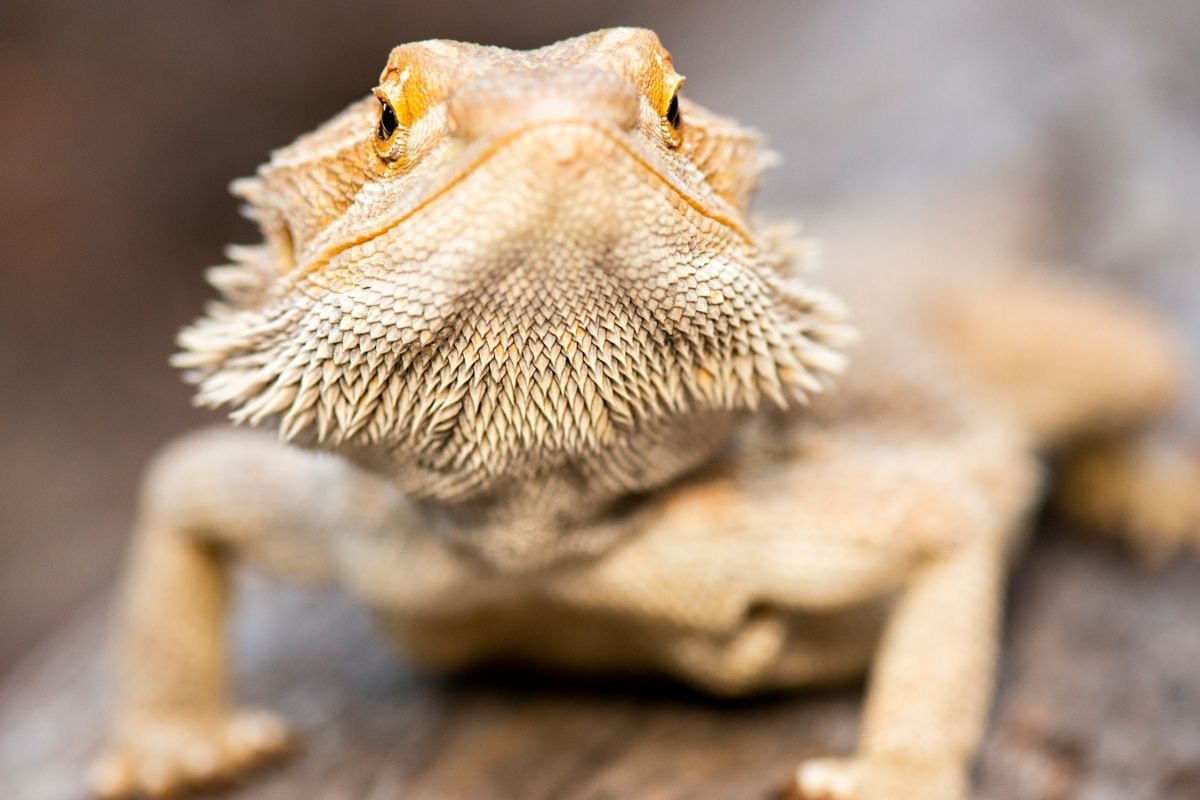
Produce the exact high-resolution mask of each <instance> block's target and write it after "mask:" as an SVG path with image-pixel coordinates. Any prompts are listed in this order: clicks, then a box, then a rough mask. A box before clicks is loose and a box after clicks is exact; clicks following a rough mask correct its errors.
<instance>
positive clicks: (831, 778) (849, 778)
mask: <svg viewBox="0 0 1200 800" xmlns="http://www.w3.org/2000/svg"><path fill="white" fill-rule="evenodd" d="M861 771H862V768H861V765H860V764H859V762H858V761H857V760H855V759H852V758H814V759H810V760H808V761H805V762H804V763H803V764H801V765H800V767H799V768H798V769H797V770H796V779H795V784H794V786H793V788H792V793H791V800H856V798H857V797H858V796H859V795H858V784H859V777H860V773H861Z"/></svg>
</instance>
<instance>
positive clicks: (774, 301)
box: [175, 250, 845, 501]
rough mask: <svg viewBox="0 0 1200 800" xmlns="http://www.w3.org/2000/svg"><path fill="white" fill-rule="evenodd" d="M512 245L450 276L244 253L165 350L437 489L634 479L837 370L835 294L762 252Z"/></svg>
mask: <svg viewBox="0 0 1200 800" xmlns="http://www.w3.org/2000/svg"><path fill="white" fill-rule="evenodd" d="M522 255H523V257H522V258H521V259H506V258H504V257H497V259H496V261H495V262H494V263H493V264H491V265H489V267H488V268H487V269H486V270H483V271H481V272H480V273H479V276H478V277H479V279H478V280H476V281H474V283H473V285H469V286H468V287H467V288H466V289H465V290H461V289H460V290H456V289H454V288H453V287H451V286H449V285H438V284H436V282H435V281H432V280H431V278H430V277H429V276H430V272H429V270H428V266H427V265H419V266H421V267H422V268H421V269H417V268H413V269H397V268H394V267H388V266H378V265H377V266H371V265H369V264H359V265H356V266H355V267H354V268H353V269H348V270H343V271H341V272H340V273H339V277H338V280H337V282H336V284H334V283H332V282H331V281H329V280H318V279H302V280H301V281H299V282H295V283H292V284H289V285H286V286H284V285H282V284H275V285H266V284H265V279H264V276H265V274H266V272H267V271H268V270H267V269H266V268H265V267H264V265H263V263H262V262H263V256H264V254H263V253H256V252H255V251H251V250H245V251H242V253H241V257H242V258H241V260H242V262H243V263H241V264H238V265H234V266H231V267H225V268H222V271H219V272H218V273H217V274H216V275H215V276H214V277H215V280H214V283H217V284H218V285H219V286H222V287H223V288H224V289H225V290H226V293H227V295H229V296H230V301H229V302H226V303H222V304H215V305H214V306H213V307H212V308H210V310H209V313H208V315H207V316H205V317H204V318H202V319H200V320H199V321H197V322H196V323H195V324H194V325H193V326H191V327H190V328H188V329H186V330H185V331H184V332H183V333H182V334H181V336H180V339H179V342H180V345H181V346H182V348H183V352H182V353H180V354H179V355H178V356H177V357H176V360H175V363H176V364H177V365H178V366H181V367H183V368H185V369H186V370H188V377H189V379H190V380H192V381H193V382H195V383H197V384H198V386H199V390H198V393H197V401H198V402H199V403H200V404H202V405H206V406H212V407H215V406H223V405H227V406H231V407H232V408H233V411H232V415H231V416H232V418H233V419H234V420H236V421H239V422H246V423H250V424H271V425H274V426H276V427H277V428H278V430H279V432H280V434H281V436H282V438H284V439H285V440H290V441H294V442H297V443H299V444H302V445H306V446H313V447H319V448H323V449H330V450H334V451H339V452H342V453H344V454H347V455H350V456H351V457H354V458H356V460H359V461H366V462H369V465H370V466H371V467H372V468H373V469H376V470H380V471H383V472H385V473H387V474H389V475H390V476H391V477H394V478H396V479H397V480H398V481H399V483H400V484H401V486H402V487H403V488H404V489H405V490H406V491H408V492H410V493H413V494H415V495H417V496H426V497H433V498H437V499H441V500H449V501H454V500H462V499H469V498H471V497H475V496H478V495H480V494H481V493H484V492H487V491H488V490H489V489H490V488H492V487H493V486H495V485H497V484H498V483H499V482H501V481H505V480H524V479H529V478H536V477H537V476H539V475H545V474H548V473H549V472H550V471H553V470H562V469H564V468H566V469H570V470H573V471H574V472H575V473H576V474H577V475H578V476H579V478H580V479H582V480H585V481H596V482H598V483H599V484H601V485H603V486H607V487H610V488H611V489H613V490H614V491H615V490H618V489H620V488H621V487H624V488H625V489H626V490H629V489H631V488H633V489H642V490H644V489H646V488H650V487H651V486H653V485H654V484H658V483H662V482H665V481H666V480H669V479H670V478H672V477H674V476H675V475H677V474H678V473H679V472H680V471H682V470H683V469H686V468H687V467H688V466H689V465H691V464H692V463H694V462H695V461H697V460H699V459H701V458H702V457H703V456H704V454H706V453H710V452H712V451H713V450H714V449H715V448H717V447H720V446H722V444H723V443H724V441H725V440H726V438H727V435H726V434H727V432H726V430H725V429H726V428H728V427H729V426H726V425H723V424H721V421H722V420H727V419H730V418H733V417H736V416H737V415H739V414H743V413H746V412H749V411H752V410H754V409H756V408H758V407H759V406H760V405H761V404H762V403H763V401H764V400H769V401H773V402H774V403H776V404H778V405H781V406H786V405H788V404H791V403H795V402H798V401H802V400H803V399H804V397H805V396H806V395H807V394H808V393H810V392H814V391H819V390H820V389H821V388H822V385H823V383H824V382H825V379H826V376H828V375H830V374H831V373H834V372H837V371H838V370H839V369H840V367H841V363H842V359H841V356H840V354H839V352H838V350H837V345H838V343H839V341H840V340H841V339H842V338H844V334H845V328H844V327H843V325H842V323H841V319H840V318H841V312H840V310H839V308H838V305H837V303H836V302H834V301H832V300H831V299H829V298H828V297H827V296H826V295H824V294H823V293H821V292H818V291H814V290H812V289H810V288H808V287H807V286H806V285H805V284H803V283H802V282H801V281H800V280H799V279H798V278H797V277H794V276H792V275H789V274H787V272H788V271H787V270H786V269H783V268H781V265H780V264H779V263H772V258H773V256H771V255H767V256H764V257H761V258H759V259H758V260H757V261H756V262H751V263H749V264H746V263H733V262H730V261H727V260H724V259H722V258H720V257H714V258H711V259H700V260H699V263H697V259H695V258H692V259H690V260H681V261H679V263H671V262H670V261H669V260H668V261H666V262H664V260H663V259H662V256H661V254H660V255H658V256H652V255H647V256H646V257H645V258H643V259H640V260H639V259H638V258H636V257H635V258H629V257H628V256H627V255H621V256H619V257H618V254H613V253H608V254H607V255H606V256H604V257H605V258H609V259H614V258H616V259H617V260H613V261H611V262H610V263H595V258H596V257H595V255H594V254H593V255H589V256H588V260H589V263H581V264H563V263H558V264H555V265H554V268H553V269H549V268H548V267H547V265H545V264H542V263H538V261H537V259H536V256H533V257H532V260H530V259H531V256H530V255H529V252H528V251H527V252H525V253H524V254H522ZM655 259H657V260H655ZM778 260H779V259H778V258H777V257H776V258H775V261H776V262H778Z"/></svg>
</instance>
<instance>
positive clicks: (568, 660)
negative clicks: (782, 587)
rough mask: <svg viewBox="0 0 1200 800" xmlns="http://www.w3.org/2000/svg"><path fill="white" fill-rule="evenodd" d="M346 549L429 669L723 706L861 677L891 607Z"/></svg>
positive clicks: (398, 637)
mask: <svg viewBox="0 0 1200 800" xmlns="http://www.w3.org/2000/svg"><path fill="white" fill-rule="evenodd" d="M646 538H653V537H646ZM639 545H640V543H634V546H635V547H636V546H639ZM731 545H734V546H735V547H737V546H738V545H736V544H735V543H733V542H731ZM341 549H342V556H343V558H344V559H347V561H348V562H349V563H351V564H352V565H353V566H352V568H349V569H344V570H343V574H344V577H345V580H346V581H347V583H348V584H350V586H351V588H352V589H353V590H354V591H355V592H356V593H357V594H358V595H359V596H360V597H361V598H362V599H363V600H364V601H365V602H366V603H367V604H368V605H369V606H370V608H371V609H372V610H373V612H374V613H375V615H376V617H377V619H378V621H379V623H380V626H381V627H382V629H383V631H384V632H385V633H386V634H387V636H388V637H389V638H390V639H391V640H393V641H394V642H395V643H396V644H398V645H399V646H400V647H401V649H402V650H403V652H404V653H405V655H406V656H407V657H409V658H411V659H412V660H414V661H415V662H417V663H419V664H421V665H423V666H427V667H430V668H435V669H462V668H466V667H471V666H475V665H479V664H484V663H520V664H532V665H538V666H545V667H550V668H555V669H564V670H571V671H579V672H587V673H614V674H623V675H650V674H660V675H669V676H673V677H675V678H677V679H679V680H682V681H684V682H686V683H689V684H692V685H695V686H698V687H700V688H702V689H704V690H706V691H710V692H713V693H716V694H741V693H746V692H752V691H758V690H765V689H773V688H781V687H788V686H800V685H807V684H814V683H830V682H836V681H844V680H848V679H852V678H855V677H857V676H858V675H860V674H861V673H862V671H863V670H864V669H865V667H866V665H867V663H868V660H869V658H870V655H871V652H872V651H873V649H874V647H875V644H876V642H877V640H878V636H879V631H880V628H881V625H882V620H883V618H884V616H885V613H886V610H887V607H888V605H889V604H890V599H889V598H888V597H879V598H874V599H868V600H866V601H864V602H861V603H856V604H853V605H849V606H846V607H841V608H823V609H811V610H805V609H801V608H797V607H795V606H793V605H790V604H781V603H777V602H769V601H764V600H762V599H761V598H758V597H755V596H753V595H752V594H751V593H749V592H747V591H744V590H741V589H740V587H741V586H747V585H749V584H748V582H741V583H737V585H738V586H739V588H738V589H734V587H733V586H730V585H727V584H726V581H725V580H724V579H722V578H721V577H720V576H719V575H716V574H713V573H709V574H703V573H695V572H688V571H684V570H681V569H679V568H680V567H682V566H683V565H682V564H671V563H660V564H659V565H658V566H657V567H654V566H653V565H649V564H648V565H647V566H649V568H650V569H651V571H654V570H657V574H655V575H647V576H646V580H648V581H649V582H650V584H651V585H653V586H655V587H657V590H656V591H652V592H647V591H646V586H647V584H646V583H645V582H644V581H643V580H641V579H640V578H639V577H638V576H632V575H626V574H623V573H621V572H620V571H618V572H617V573H612V572H611V571H606V569H605V568H606V567H611V566H612V565H618V566H619V565H620V564H621V563H629V564H634V563H638V564H646V563H647V562H645V561H643V560H642V559H641V558H640V557H634V556H637V555H638V554H636V553H634V554H631V555H630V557H629V558H628V559H623V558H616V559H611V558H610V559H602V560H600V561H599V562H596V563H594V564H589V565H582V566H577V567H574V568H572V569H571V570H569V571H561V572H555V573H550V574H547V575H544V576H538V577H533V576H528V575H525V576H519V577H514V576H502V575H496V574H494V573H490V572H488V571H487V570H484V569H481V568H480V567H478V566H477V565H476V564H475V563H474V562H472V561H470V560H469V559H465V558H463V557H462V556H460V555H458V554H457V553H455V552H454V551H453V550H451V549H449V548H447V547H445V546H444V545H443V544H442V543H440V542H438V541H436V540H432V539H429V538H427V537H422V536H408V537H397V538H392V537H387V538H372V539H358V540H348V541H347V542H346V543H345V544H344V545H343V547H342V548H341ZM614 577H615V579H614Z"/></svg>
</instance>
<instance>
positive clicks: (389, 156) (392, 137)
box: [375, 90, 406, 161]
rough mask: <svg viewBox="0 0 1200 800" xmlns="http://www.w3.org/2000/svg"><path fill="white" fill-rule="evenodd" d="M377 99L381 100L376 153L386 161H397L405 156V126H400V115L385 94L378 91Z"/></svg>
mask: <svg viewBox="0 0 1200 800" xmlns="http://www.w3.org/2000/svg"><path fill="white" fill-rule="evenodd" d="M375 97H376V98H377V99H378V100H379V122H378V123H377V124H376V126H375V152H376V154H378V155H379V157H380V158H382V159H383V160H384V161H396V160H397V159H399V158H400V157H401V156H403V155H404V148H405V144H406V142H405V135H404V126H403V125H401V124H400V115H399V114H397V113H396V107H395V106H394V105H392V101H391V100H389V99H388V98H387V96H386V95H384V94H383V92H381V91H379V90H376V91H375Z"/></svg>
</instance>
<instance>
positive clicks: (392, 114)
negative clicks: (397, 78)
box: [379, 99, 400, 142]
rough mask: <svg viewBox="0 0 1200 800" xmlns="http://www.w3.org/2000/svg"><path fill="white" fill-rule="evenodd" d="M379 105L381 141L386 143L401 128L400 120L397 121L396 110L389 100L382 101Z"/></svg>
mask: <svg viewBox="0 0 1200 800" xmlns="http://www.w3.org/2000/svg"><path fill="white" fill-rule="evenodd" d="M379 105H380V106H381V108H380V111H379V141H381V142H386V141H387V140H388V139H390V138H392V134H394V133H395V132H396V129H397V128H399V127H400V120H398V119H396V109H394V108H392V104H391V103H389V102H388V101H387V100H383V99H380V101H379Z"/></svg>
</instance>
